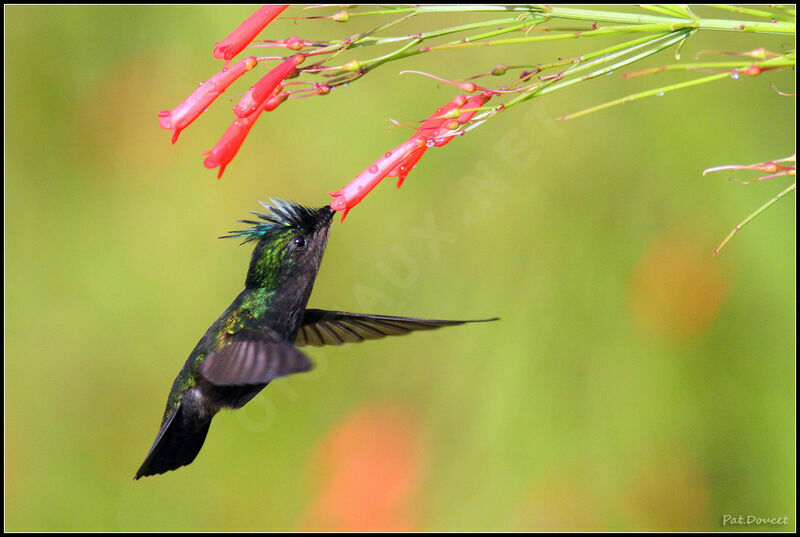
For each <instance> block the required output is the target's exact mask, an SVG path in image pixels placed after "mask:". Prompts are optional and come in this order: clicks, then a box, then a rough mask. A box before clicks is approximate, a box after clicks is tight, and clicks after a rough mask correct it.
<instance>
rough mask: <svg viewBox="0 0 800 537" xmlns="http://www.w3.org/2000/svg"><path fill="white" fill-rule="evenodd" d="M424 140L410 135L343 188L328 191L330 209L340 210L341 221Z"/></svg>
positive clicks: (420, 145)
mask: <svg viewBox="0 0 800 537" xmlns="http://www.w3.org/2000/svg"><path fill="white" fill-rule="evenodd" d="M423 144H424V141H423V140H422V139H421V138H419V137H416V136H414V137H412V138H411V139H410V140H408V141H407V142H405V143H403V144H402V145H400V146H398V147H396V148H395V149H393V150H391V151H389V152H388V153H386V154H385V155H384V156H382V157H381V158H379V159H378V160H376V161H375V162H374V163H373V164H372V165H371V166H370V167H369V168H367V169H366V170H364V171H363V172H361V173H360V174H358V175H357V176H356V178H355V179H353V180H352V181H350V182H349V183H347V185H345V187H344V188H342V189H340V190H337V191H336V192H329V194H330V195H331V196H333V197H334V199H333V200H332V201H331V209H333V210H334V211H341V212H342V221H343V222H344V217H345V216H347V213H348V212H349V211H350V209H352V208H353V207H355V206H356V205H358V204H359V203H361V200H363V199H364V198H365V197H366V195H367V194H369V193H370V192H371V191H372V189H373V188H375V187H376V186H377V185H378V183H380V182H381V181H382V180H383V178H384V177H386V176H387V175H388V174H389V172H390V171H392V170H393V169H394V168H396V167H397V166H398V165H399V164H400V162H402V161H403V160H404V159H405V158H407V157H408V156H409V154H411V153H412V152H413V151H414V150H416V149H419V148H420V147H425V146H424V145H423Z"/></svg>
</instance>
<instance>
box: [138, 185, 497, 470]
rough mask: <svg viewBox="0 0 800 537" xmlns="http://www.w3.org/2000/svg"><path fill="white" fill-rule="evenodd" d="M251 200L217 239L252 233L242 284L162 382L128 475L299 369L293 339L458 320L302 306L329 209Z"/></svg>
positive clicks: (363, 334) (356, 336) (174, 458)
mask: <svg viewBox="0 0 800 537" xmlns="http://www.w3.org/2000/svg"><path fill="white" fill-rule="evenodd" d="M270 201H271V202H272V204H271V205H270V204H267V203H264V202H261V204H262V205H263V206H264V207H265V208H266V209H267V211H268V212H266V213H258V212H253V214H255V215H256V216H257V217H258V220H240V221H239V222H241V223H244V224H248V225H249V227H248V228H247V229H244V230H240V231H230V232H229V233H228V235H225V236H223V237H220V238H241V239H243V242H242V244H245V243H248V242H257V244H256V246H255V248H254V250H253V255H252V258H251V260H250V268H249V269H248V271H247V277H246V279H245V283H244V290H242V292H241V293H239V296H237V297H236V298H235V299H234V301H233V303H231V305H230V306H229V307H228V309H226V310H225V312H224V313H223V314H222V315H220V317H219V318H218V319H217V320H216V321H215V322H214V324H212V325H211V327H210V328H209V329H208V330H207V331H206V333H205V334H204V335H203V337H202V338H201V339H200V341H199V342H198V343H197V345H196V346H195V348H194V350H193V351H192V352H191V354H190V355H189V358H188V359H187V360H186V363H185V364H184V366H183V368H182V369H181V371H180V373H178V376H177V378H176V379H175V381H174V383H173V384H172V390H171V391H170V393H169V396H168V397H167V407H166V409H165V411H164V416H163V418H162V422H161V427H160V429H159V431H158V434H157V435H156V439H155V441H154V442H153V445H152V447H151V448H150V451H149V452H148V453H147V456H146V457H145V459H144V462H143V463H142V465H141V467H140V468H139V470H138V471H137V472H136V477H134V479H139V478H140V477H144V476H150V475H156V474H163V473H164V472H168V471H170V470H175V469H176V468H179V467H181V466H186V465H187V464H190V463H191V462H192V461H194V459H195V457H196V456H197V454H198V453H199V452H200V448H201V447H202V446H203V442H204V441H205V439H206V435H207V434H208V429H209V426H210V425H211V419H212V418H213V417H214V415H215V414H216V413H217V412H219V411H220V410H221V409H223V408H228V409H237V408H241V407H243V406H244V405H245V404H247V402H248V401H250V400H251V399H252V398H253V397H255V396H256V394H258V392H260V391H261V390H262V389H264V387H266V386H267V384H269V383H270V382H272V381H273V380H275V379H277V378H280V377H284V376H287V375H292V374H294V373H302V372H304V371H308V370H309V369H311V367H312V363H311V360H310V359H309V358H308V357H307V356H306V355H305V354H304V353H303V352H302V351H300V349H298V347H302V346H305V345H311V346H322V345H341V344H343V343H358V342H361V341H364V340H368V339H378V338H382V337H384V336H394V335H402V334H407V333H409V332H413V331H415V330H432V329H435V328H441V327H444V326H454V325H460V324H464V323H468V322H483V321H493V320H496V319H479V320H475V321H445V320H435V319H417V318H412V317H393V316H388V315H368V314H362V313H347V312H343V311H327V310H321V309H306V305H307V304H308V299H309V297H310V295H311V290H312V289H313V287H314V280H315V278H316V276H317V272H318V271H319V267H320V263H321V262H322V255H323V254H324V252H325V247H326V246H327V243H328V233H329V231H330V228H331V221H332V219H333V215H334V214H335V211H333V209H331V208H330V207H329V206H325V207H322V208H319V209H311V208H308V207H305V206H302V205H299V204H297V203H295V202H291V201H283V200H277V199H272V200H270Z"/></svg>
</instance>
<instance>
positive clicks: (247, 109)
mask: <svg viewBox="0 0 800 537" xmlns="http://www.w3.org/2000/svg"><path fill="white" fill-rule="evenodd" d="M305 59H306V57H305V55H304V54H295V55H294V56H292V57H291V58H289V59H288V60H286V61H284V62H283V63H282V64H280V65H278V66H277V67H275V68H274V69H272V70H271V71H270V72H269V73H267V74H266V75H264V77H262V78H261V80H259V81H258V82H256V85H255V86H253V87H252V88H250V89H249V90H248V91H247V92H246V93H245V94H244V95H243V96H242V98H241V99H239V102H238V103H236V106H234V107H233V113H234V114H236V116H237V117H247V116H249V115H250V114H252V113H253V112H255V111H256V110H257V109H258V107H259V106H261V105H262V104H263V103H264V101H266V100H267V99H268V98H269V97H271V96H272V94H273V92H274V91H275V89H276V88H277V87H278V85H279V84H280V83H281V82H283V81H284V80H285V79H286V77H287V76H289V75H290V74H291V73H292V71H294V68H295V67H297V66H298V65H300V63H302V61H303V60H305Z"/></svg>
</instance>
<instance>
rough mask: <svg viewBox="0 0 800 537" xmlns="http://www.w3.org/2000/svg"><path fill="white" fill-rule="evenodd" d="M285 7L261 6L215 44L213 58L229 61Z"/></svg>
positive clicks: (285, 6) (286, 5)
mask: <svg viewBox="0 0 800 537" xmlns="http://www.w3.org/2000/svg"><path fill="white" fill-rule="evenodd" d="M287 7H289V5H288V4H285V5H275V6H261V7H260V8H259V9H258V11H256V12H255V13H253V14H252V15H250V16H249V17H248V18H247V19H246V20H245V21H244V22H243V23H242V24H240V25H239V27H238V28H236V29H235V30H234V31H233V32H231V34H230V35H229V36H228V37H226V38H225V39H223V40H222V41H220V42H218V43H216V47H215V48H214V57H215V58H217V59H218V60H230V59H231V58H233V57H235V56H236V55H237V54H239V53H240V52H241V51H243V50H244V48H245V47H246V46H247V45H249V44H250V43H251V42H252V41H253V39H255V38H256V36H257V35H258V34H259V33H260V32H261V30H263V29H264V28H266V26H267V24H269V23H271V22H272V21H273V20H275V17H277V16H278V15H280V14H281V13H282V12H283V10H284V9H286V8H287Z"/></svg>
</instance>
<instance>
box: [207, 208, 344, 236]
mask: <svg viewBox="0 0 800 537" xmlns="http://www.w3.org/2000/svg"><path fill="white" fill-rule="evenodd" d="M270 202H271V203H272V205H270V204H269V203H265V202H263V201H259V203H260V204H261V205H263V206H264V207H265V208H266V209H267V210H268V211H269V212H267V213H257V212H255V211H250V212H251V213H253V214H254V215H256V216H257V217H258V218H259V220H260V221H256V220H239V222H241V223H242V224H248V225H250V227H249V228H248V229H242V230H238V231H229V232H228V235H224V236H222V237H220V239H233V238H242V239H244V240H243V241H242V244H245V243H247V242H250V241H259V240H261V239H262V238H264V237H266V236H268V235H272V234H273V233H281V232H285V231H287V230H289V229H293V230H297V231H300V232H306V233H307V232H311V231H313V230H315V229H316V228H317V227H319V226H320V225H322V224H325V223H327V222H329V221H330V219H331V217H332V216H333V213H334V212H333V209H331V208H330V207H328V206H325V207H322V208H320V209H311V208H309V207H305V206H303V205H300V204H299V203H295V202H293V201H285V200H279V199H275V198H270Z"/></svg>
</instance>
